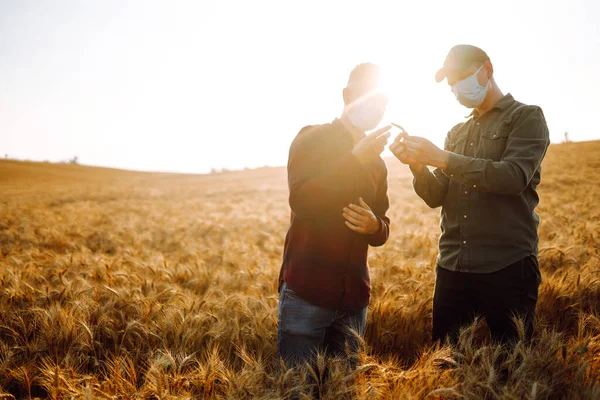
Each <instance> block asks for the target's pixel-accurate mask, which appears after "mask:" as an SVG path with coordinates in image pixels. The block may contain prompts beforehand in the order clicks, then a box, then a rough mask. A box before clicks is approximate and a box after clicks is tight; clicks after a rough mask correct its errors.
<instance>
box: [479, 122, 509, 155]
mask: <svg viewBox="0 0 600 400" xmlns="http://www.w3.org/2000/svg"><path fill="white" fill-rule="evenodd" d="M509 134H510V126H509V125H506V124H501V125H500V126H498V127H495V128H493V129H490V130H488V131H485V132H483V133H482V134H481V149H480V151H481V152H482V156H483V158H486V159H488V160H493V161H500V160H501V159H502V155H503V154H504V151H505V150H506V143H507V141H508V135H509Z"/></svg>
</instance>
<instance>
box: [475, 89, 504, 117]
mask: <svg viewBox="0 0 600 400" xmlns="http://www.w3.org/2000/svg"><path fill="white" fill-rule="evenodd" d="M514 101H515V98H514V97H513V96H512V94H510V93H507V94H505V95H504V96H503V97H502V98H501V99H500V100H498V101H497V102H496V104H494V106H493V107H492V108H491V109H490V110H489V111H491V110H493V109H495V108H497V109H499V110H500V111H504V110H506V109H507V108H508V107H509V106H510V105H511V104H512V103H513V102H514ZM489 111H488V112H489ZM469 117H480V115H479V113H478V112H477V110H476V109H473V111H471V114H470V115H469ZM467 118H468V117H467Z"/></svg>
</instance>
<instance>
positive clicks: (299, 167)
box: [277, 63, 390, 366]
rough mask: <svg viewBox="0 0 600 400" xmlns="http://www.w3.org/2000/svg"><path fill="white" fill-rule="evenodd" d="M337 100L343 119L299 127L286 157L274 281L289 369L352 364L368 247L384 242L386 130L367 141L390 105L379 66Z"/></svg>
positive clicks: (366, 286) (358, 76)
mask: <svg viewBox="0 0 600 400" xmlns="http://www.w3.org/2000/svg"><path fill="white" fill-rule="evenodd" d="M343 98H344V104H345V107H344V111H343V113H342V115H341V117H340V118H336V119H335V120H334V121H332V122H331V123H328V124H323V125H314V126H307V127H305V128H303V129H302V130H301V131H300V132H299V133H298V135H297V136H296V138H295V139H294V141H293V143H292V145H291V147H290V152H289V160H288V184H289V190H290V197H289V203H290V207H291V226H290V228H289V231H288V233H287V236H286V239H285V247H284V255H283V264H282V266H281V272H280V275H279V293H280V298H279V316H278V335H277V349H278V352H279V356H280V357H282V358H283V359H284V361H285V362H286V363H287V364H288V365H290V366H293V365H296V364H297V363H298V362H303V361H311V360H312V357H313V356H314V355H315V353H316V351H317V350H323V351H325V352H326V353H327V354H329V355H333V356H344V355H345V356H348V357H349V359H350V363H351V365H352V366H354V365H355V362H356V359H355V357H354V356H355V355H356V353H357V351H358V350H359V344H360V340H359V337H358V336H357V335H362V334H363V333H364V329H365V322H366V313H367V305H368V303H369V296H370V280H369V269H368V265H367V252H368V247H369V245H371V246H381V245H383V244H384V243H385V242H386V241H387V238H388V234H389V223H390V221H389V218H388V217H387V216H386V215H385V214H386V212H387V210H388V208H389V201H388V196H387V169H386V166H385V163H384V162H383V160H382V159H381V157H380V154H381V152H382V151H383V149H384V148H385V145H386V143H387V140H388V138H389V136H390V132H389V129H390V127H389V126H386V127H384V128H382V129H379V130H377V131H375V132H373V133H371V134H369V135H365V131H369V130H372V129H374V128H375V127H376V126H377V125H378V124H379V123H380V122H381V119H382V117H383V114H384V112H385V108H386V106H387V98H386V97H385V95H384V94H383V93H382V92H381V91H380V90H379V68H378V67H377V66H376V65H374V64H371V63H364V64H360V65H358V66H357V67H356V68H354V70H353V71H352V72H351V74H350V78H349V80H348V85H347V87H346V88H345V89H344V90H343ZM346 349H349V350H350V354H346V351H345V350H346Z"/></svg>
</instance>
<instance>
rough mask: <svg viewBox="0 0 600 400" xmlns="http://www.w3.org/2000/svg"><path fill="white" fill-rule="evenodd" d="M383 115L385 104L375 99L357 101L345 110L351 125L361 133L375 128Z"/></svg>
mask: <svg viewBox="0 0 600 400" xmlns="http://www.w3.org/2000/svg"><path fill="white" fill-rule="evenodd" d="M384 113H385V104H382V101H381V100H380V99H378V98H376V97H368V98H366V99H363V100H359V101H357V102H356V103H354V104H352V105H351V106H349V107H348V109H347V110H346V115H347V116H348V119H349V120H350V122H351V123H352V125H354V127H355V128H357V129H359V130H361V131H363V132H365V131H370V130H371V129H373V128H375V127H376V126H377V125H378V124H379V123H380V122H381V120H382V119H383V114H384Z"/></svg>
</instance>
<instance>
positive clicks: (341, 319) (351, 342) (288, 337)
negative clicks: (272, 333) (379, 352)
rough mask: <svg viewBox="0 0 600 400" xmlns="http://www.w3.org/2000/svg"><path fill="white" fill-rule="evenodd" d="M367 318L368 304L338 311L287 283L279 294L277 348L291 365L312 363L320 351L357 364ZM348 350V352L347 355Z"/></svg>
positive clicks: (287, 363)
mask: <svg viewBox="0 0 600 400" xmlns="http://www.w3.org/2000/svg"><path fill="white" fill-rule="evenodd" d="M366 321H367V307H365V308H361V309H357V310H336V309H333V308H323V307H318V306H315V305H313V304H311V303H309V302H308V301H306V300H303V299H301V298H300V297H298V296H297V295H296V294H295V293H294V292H293V291H292V290H291V289H289V288H288V287H287V285H286V284H285V282H284V283H283V284H282V285H281V292H280V295H279V315H278V319H277V323H278V326H277V351H278V353H279V357H281V358H283V360H284V362H285V363H286V365H287V366H288V367H293V366H295V365H298V364H302V363H304V362H309V363H311V362H312V361H314V356H315V355H316V353H317V351H324V352H325V354H326V355H328V356H334V357H348V361H349V364H350V367H351V368H355V367H356V363H357V357H356V356H357V353H358V352H359V350H360V347H361V340H360V338H359V335H360V336H362V335H363V334H364V332H365V325H366ZM348 353H349V354H348Z"/></svg>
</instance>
